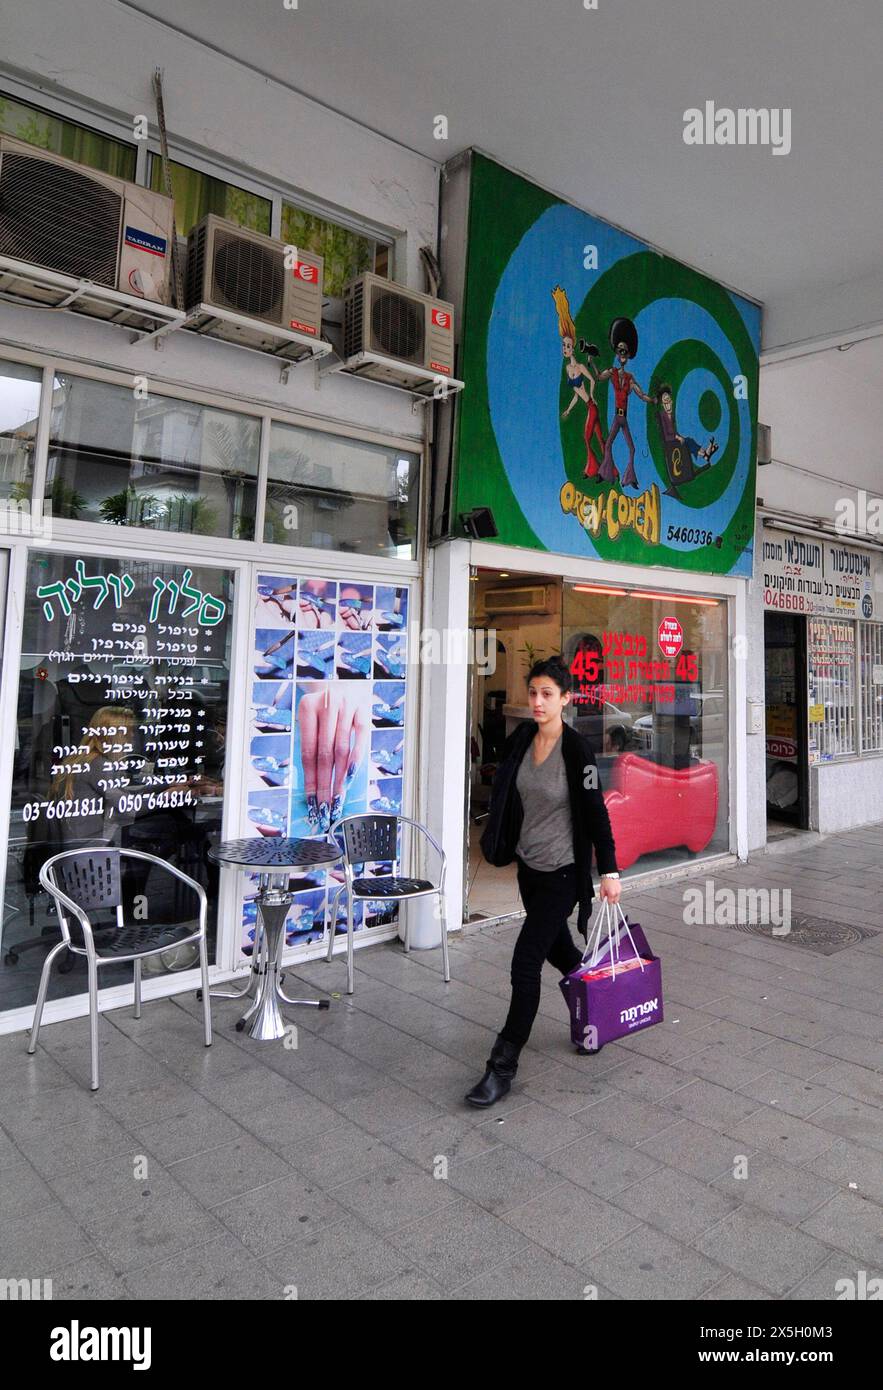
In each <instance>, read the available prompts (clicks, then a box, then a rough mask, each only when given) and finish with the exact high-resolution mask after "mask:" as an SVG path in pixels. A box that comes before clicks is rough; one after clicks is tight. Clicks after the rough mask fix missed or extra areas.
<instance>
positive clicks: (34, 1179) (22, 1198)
mask: <svg viewBox="0 0 883 1390" xmlns="http://www.w3.org/2000/svg"><path fill="white" fill-rule="evenodd" d="M13 1155H14V1156H13ZM0 1173H2V1175H3V1176H2V1181H0V1231H2V1230H3V1228H4V1226H5V1225H6V1222H7V1221H18V1220H20V1219H21V1218H22V1217H24V1216H27V1215H28V1213H29V1212H32V1211H39V1210H40V1208H41V1207H43V1206H45V1205H46V1203H47V1202H51V1201H53V1200H54V1194H53V1192H52V1191H51V1189H50V1188H49V1187H48V1186H47V1184H46V1183H45V1181H44V1180H43V1178H42V1177H41V1176H40V1174H39V1173H38V1172H37V1170H36V1168H34V1167H33V1165H32V1164H30V1163H28V1161H27V1159H25V1158H22V1156H21V1154H20V1153H18V1151H17V1150H14V1149H12V1147H11V1146H10V1150H9V1153H8V1154H7V1155H6V1156H4V1155H2V1154H0Z"/></svg>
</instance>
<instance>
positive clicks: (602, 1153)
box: [544, 1131, 670, 1198]
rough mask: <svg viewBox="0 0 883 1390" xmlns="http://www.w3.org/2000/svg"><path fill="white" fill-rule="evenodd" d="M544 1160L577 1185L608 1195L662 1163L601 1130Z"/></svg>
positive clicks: (600, 1194)
mask: <svg viewBox="0 0 883 1390" xmlns="http://www.w3.org/2000/svg"><path fill="white" fill-rule="evenodd" d="M666 1132H667V1133H668V1132H670V1131H666ZM544 1162H545V1164H546V1166H547V1167H548V1168H551V1169H553V1170H554V1172H556V1173H560V1174H561V1176H562V1177H564V1178H567V1179H569V1181H570V1182H572V1183H575V1184H576V1186H577V1187H582V1188H584V1189H585V1190H586V1191H587V1192H592V1193H594V1194H595V1196H596V1197H605V1198H612V1197H613V1196H614V1194H615V1193H617V1192H621V1191H622V1190H623V1189H624V1188H626V1187H631V1185H632V1184H633V1183H635V1182H637V1181H638V1180H640V1179H643V1178H646V1177H648V1176H649V1175H650V1174H651V1173H653V1172H655V1171H656V1169H657V1168H659V1166H660V1164H659V1160H658V1159H655V1158H651V1157H649V1156H648V1155H646V1154H644V1153H642V1152H641V1151H640V1149H635V1148H631V1147H629V1146H628V1145H626V1144H620V1143H619V1142H618V1140H616V1139H611V1138H610V1137H609V1135H607V1134H602V1133H600V1132H596V1133H593V1134H587V1135H584V1136H583V1138H581V1139H579V1140H577V1142H576V1143H573V1144H567V1145H566V1146H565V1147H564V1148H563V1149H556V1150H555V1152H554V1153H551V1154H547V1155H546V1157H545V1159H544Z"/></svg>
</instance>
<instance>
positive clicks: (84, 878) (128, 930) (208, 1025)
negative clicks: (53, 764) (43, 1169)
mask: <svg viewBox="0 0 883 1390" xmlns="http://www.w3.org/2000/svg"><path fill="white" fill-rule="evenodd" d="M122 859H133V860H141V861H143V862H145V863H147V864H155V865H157V866H158V867H159V868H160V869H165V871H166V872H167V873H170V874H174V876H175V877H176V878H178V879H180V880H181V881H182V882H183V883H186V884H187V885H188V887H190V888H192V889H193V891H194V893H195V894H196V896H197V898H198V900H199V926H198V928H197V929H196V931H194V930H192V928H191V927H189V926H175V925H169V926H167V925H165V924H160V925H157V926H150V924H149V923H148V922H133V923H131V924H127V923H126V922H125V921H124V920H123V894H122V874H121V867H120V861H121V860H122ZM40 882H41V883H42V885H43V887H44V888H45V889H46V891H47V892H48V893H51V895H52V897H53V898H54V899H55V907H56V911H57V912H58V920H59V922H60V924H61V936H62V939H61V941H59V943H58V945H57V946H54V947H53V948H52V950H51V951H50V952H49V954H48V956H47V957H46V961H45V964H44V966H43V973H42V975H41V976H40V988H39V990H38V992H37V1004H36V1008H35V1010H34V1022H33V1026H32V1028H31V1040H30V1042H29V1044H28V1052H29V1053H34V1052H35V1051H36V1049H37V1041H38V1039H39V1036H40V1022H41V1019H42V1017H43V1006H44V1004H45V1003H46V994H47V991H48V989H49V972H50V971H51V969H52V962H53V961H54V959H55V957H56V956H57V955H58V953H59V951H63V950H67V951H72V952H73V953H74V954H75V955H80V956H85V957H86V963H87V966H88V969H89V1028H90V1041H91V1047H92V1083H91V1088H92V1090H93V1091H97V1090H98V1085H99V1076H98V970H99V968H100V966H102V965H118V964H119V963H120V962H121V961H126V960H130V961H132V962H133V964H134V972H135V1017H136V1018H140V1017H141V961H142V959H143V958H144V957H145V956H154V955H159V954H160V953H161V952H162V951H168V950H169V948H170V947H172V946H181V945H183V944H184V942H186V941H198V942H199V961H200V967H201V970H202V1008H203V1019H204V1025H205V1045H206V1047H211V1042H212V1016H211V1003H210V999H209V984H208V955H207V951H206V916H207V909H208V903H207V899H206V895H205V889H204V888H203V887H202V884H200V883H197V882H196V880H195V879H192V878H190V876H189V875H188V874H185V873H182V871H181V870H180V869H176V868H175V866H174V864H169V863H167V861H166V860H165V859H159V858H158V857H157V856H156V855H155V854H145V853H144V852H143V851H142V850H138V849H115V848H114V849H111V848H108V847H107V846H106V845H102V846H97V847H95V848H94V849H74V850H64V851H63V852H62V853H61V854H56V855H53V857H52V858H51V859H47V861H46V863H45V864H44V865H43V867H42V868H41V870H40ZM103 909H115V911H116V926H115V927H97V926H94V925H93V923H92V922H90V920H89V917H88V913H90V912H94V911H100V910H103ZM71 919H73V920H71ZM111 931H112V932H113V933H114V935H113V937H112V939H111V940H102V941H101V942H100V945H99V946H96V944H95V933H96V932H98V934H99V935H100V936H104V935H105V934H107V933H109V932H111Z"/></svg>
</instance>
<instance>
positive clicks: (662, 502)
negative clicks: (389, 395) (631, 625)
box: [451, 153, 761, 575]
mask: <svg viewBox="0 0 883 1390" xmlns="http://www.w3.org/2000/svg"><path fill="white" fill-rule="evenodd" d="M469 178H470V188H469V211H468V234H467V238H466V277H465V290H464V303H463V312H462V332H461V352H460V359H459V360H460V366H459V372H458V374H459V375H460V376H461V377H463V378H464V379H465V381H466V390H465V391H464V392H463V394H462V395H461V396H459V397H458V400H457V412H458V414H457V425H456V432H455V441H454V482H453V493H452V506H451V513H452V519H453V523H454V524H453V526H452V530H454V531H456V530H457V524H458V518H459V517H461V516H462V515H463V514H464V513H467V512H469V511H471V510H472V509H473V508H478V507H489V508H490V509H491V510H492V512H493V519H494V523H495V525H496V529H497V536H496V540H497V541H498V542H500V543H504V544H509V545H518V546H523V547H529V548H532V549H536V550H541V551H554V552H559V553H563V554H568V555H578V556H582V557H584V558H587V559H602V560H614V561H624V562H626V563H628V564H635V565H664V566H668V567H670V568H674V569H680V570H691V571H701V572H705V573H713V574H737V575H749V574H751V569H752V548H753V532H754V501H755V464H756V436H757V383H758V350H759V344H760V323H761V311H760V308H759V307H758V306H757V305H755V304H753V303H751V302H750V301H748V300H746V299H744V298H742V297H740V296H739V295H736V294H734V293H733V292H732V291H730V290H728V289H725V288H724V287H723V286H721V285H718V284H716V283H715V282H714V281H712V280H710V279H708V278H707V277H706V276H704V275H701V274H699V273H698V272H697V271H695V270H691V269H690V268H689V267H687V266H685V265H682V264H680V263H679V262H677V261H674V260H672V259H670V258H669V257H667V256H664V255H661V254H660V253H659V252H658V251H656V250H654V249H653V248H652V247H650V246H649V245H648V244H647V243H645V242H643V241H640V240H639V239H638V238H636V237H634V236H630V235H628V234H627V233H626V232H623V231H620V230H619V229H618V228H617V227H613V226H611V225H610V224H608V223H606V222H602V221H600V220H599V219H598V218H596V217H592V216H590V215H589V214H588V213H586V212H583V211H581V210H580V209H579V208H576V207H573V206H571V205H570V204H568V203H565V202H563V201H562V200H561V199H560V198H557V197H555V196H554V195H552V194H551V193H548V192H546V191H544V190H543V189H541V188H538V187H537V186H536V185H535V184H533V183H530V182H529V181H528V180H526V179H524V178H522V177H520V176H519V175H517V174H515V173H512V172H511V171H509V170H507V169H504V168H502V167H501V166H499V165H498V164H496V163H494V162H493V161H491V160H489V159H487V158H486V157H485V156H482V155H479V154H475V153H473V155H472V158H471V164H470V175H469ZM590 197H591V191H590V190H587V198H590ZM501 208H504V209H505V215H504V216H501V215H500V209H501Z"/></svg>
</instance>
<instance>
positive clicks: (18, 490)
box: [0, 362, 42, 513]
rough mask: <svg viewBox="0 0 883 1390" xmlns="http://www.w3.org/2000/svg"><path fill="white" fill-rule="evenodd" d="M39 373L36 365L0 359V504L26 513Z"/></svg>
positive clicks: (40, 375) (38, 405)
mask: <svg viewBox="0 0 883 1390" xmlns="http://www.w3.org/2000/svg"><path fill="white" fill-rule="evenodd" d="M41 377H42V373H41V371H40V369H39V368H38V367H28V366H25V365H24V364H23V363H19V362H0V504H2V503H5V504H6V505H8V504H9V503H13V504H16V505H18V506H20V507H26V508H27V511H28V513H30V501H31V484H32V482H33V476H34V440H35V437H36V433H37V416H38V414H39V411H40V381H41Z"/></svg>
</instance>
